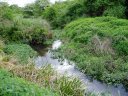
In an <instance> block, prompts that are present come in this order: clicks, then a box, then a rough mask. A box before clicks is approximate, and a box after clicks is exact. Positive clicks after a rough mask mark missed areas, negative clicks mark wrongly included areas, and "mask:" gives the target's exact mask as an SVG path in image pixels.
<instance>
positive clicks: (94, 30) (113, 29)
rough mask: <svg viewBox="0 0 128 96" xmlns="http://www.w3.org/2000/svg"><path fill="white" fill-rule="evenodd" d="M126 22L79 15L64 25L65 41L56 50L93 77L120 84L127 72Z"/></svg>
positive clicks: (127, 35) (63, 35)
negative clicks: (79, 16)
mask: <svg viewBox="0 0 128 96" xmlns="http://www.w3.org/2000/svg"><path fill="white" fill-rule="evenodd" d="M127 26H128V21H127V20H123V19H117V18H114V17H96V18H81V19H78V20H76V21H73V22H71V23H69V24H67V25H66V27H65V28H64V30H63V33H61V39H62V40H63V41H64V45H63V46H62V47H61V48H60V49H59V52H60V53H59V54H58V52H57V53H56V54H57V55H58V57H60V56H65V58H68V59H70V60H72V61H75V62H76V65H77V67H78V68H79V69H80V70H81V71H82V72H85V73H87V74H88V75H90V76H92V77H93V78H97V79H99V80H102V81H103V82H106V83H108V84H112V83H114V84H115V85H117V84H119V83H122V82H123V81H122V80H123V78H124V77H125V75H126V74H127V72H128V71H126V70H127V68H128V67H126V66H127V64H126V63H127V62H128V61H127V59H126V58H127V56H128V54H127V50H128V48H127V46H128V44H127V41H128V31H127V30H128V27H127ZM78 49H79V50H78ZM117 73H118V74H119V75H120V76H119V78H118V76H117Z"/></svg>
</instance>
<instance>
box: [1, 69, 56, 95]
mask: <svg viewBox="0 0 128 96" xmlns="http://www.w3.org/2000/svg"><path fill="white" fill-rule="evenodd" d="M0 95H1V96H16V95H18V96H30V95H31V96H58V95H57V94H56V93H53V92H52V91H50V90H49V89H46V88H42V87H39V86H38V85H36V84H33V83H31V82H28V81H25V80H24V79H21V78H18V77H15V76H13V75H12V74H11V73H9V72H7V71H5V70H3V69H0Z"/></svg>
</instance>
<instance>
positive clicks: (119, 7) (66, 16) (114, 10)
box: [43, 0, 126, 28]
mask: <svg viewBox="0 0 128 96" xmlns="http://www.w3.org/2000/svg"><path fill="white" fill-rule="evenodd" d="M125 3H126V2H125V0H118V1H111V0H69V1H64V2H57V3H55V4H53V5H52V6H49V7H48V8H46V9H45V10H44V13H43V17H44V18H46V19H47V20H49V21H50V23H51V24H52V26H53V27H54V28H63V27H65V24H67V23H69V22H71V21H72V20H75V19H78V18H79V17H90V16H91V17H94V16H114V17H118V18H125V17H126V14H125V11H126V4H125ZM51 16H52V17H51Z"/></svg>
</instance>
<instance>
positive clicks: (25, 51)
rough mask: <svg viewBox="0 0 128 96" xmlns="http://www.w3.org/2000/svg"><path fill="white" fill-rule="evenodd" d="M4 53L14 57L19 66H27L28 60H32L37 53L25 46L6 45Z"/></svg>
mask: <svg viewBox="0 0 128 96" xmlns="http://www.w3.org/2000/svg"><path fill="white" fill-rule="evenodd" d="M4 51H5V52H6V53H7V54H10V55H13V56H14V57H16V58H17V59H18V61H19V63H21V64H27V63H28V60H29V59H33V58H34V57H35V56H36V55H37V53H36V52H35V51H34V50H33V49H32V48H31V47H30V46H29V45H26V44H8V45H6V46H5V48H4Z"/></svg>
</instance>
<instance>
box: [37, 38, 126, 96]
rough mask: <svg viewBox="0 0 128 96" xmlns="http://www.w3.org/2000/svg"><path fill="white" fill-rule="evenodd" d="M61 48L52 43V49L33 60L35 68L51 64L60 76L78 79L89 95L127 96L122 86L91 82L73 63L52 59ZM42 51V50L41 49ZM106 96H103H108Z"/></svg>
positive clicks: (57, 44)
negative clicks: (109, 95)
mask: <svg viewBox="0 0 128 96" xmlns="http://www.w3.org/2000/svg"><path fill="white" fill-rule="evenodd" d="M61 46H63V43H62V42H61V41H60V40H57V41H54V42H53V45H52V49H51V47H49V50H47V51H46V50H45V54H42V55H40V56H38V57H37V58H36V60H35V63H36V66H37V67H41V66H45V65H47V64H51V66H52V67H53V69H54V70H56V71H57V72H58V73H60V74H61V75H66V76H67V77H68V78H71V79H72V78H74V77H75V78H78V79H79V80H80V81H82V83H83V84H84V86H85V87H86V91H88V92H91V93H95V94H101V93H108V94H111V95H112V96H127V95H128V93H127V92H126V91H125V89H124V88H123V86H122V85H120V86H118V87H114V86H111V85H107V84H104V83H101V82H99V81H97V80H92V81H91V79H90V78H89V77H88V76H86V75H85V74H83V73H82V72H80V71H79V70H78V69H77V68H76V66H75V64H74V62H70V61H69V60H67V59H65V58H63V60H62V58H53V57H55V56H54V55H55V54H56V52H57V49H58V48H60V47H61ZM53 49H54V50H53ZM55 49H56V52H53V51H55ZM42 51H44V50H43V49H42ZM38 52H40V51H38ZM61 57H63V56H61ZM88 92H87V93H88ZM108 94H107V95H105V96H108ZM98 96H99V95H98Z"/></svg>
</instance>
